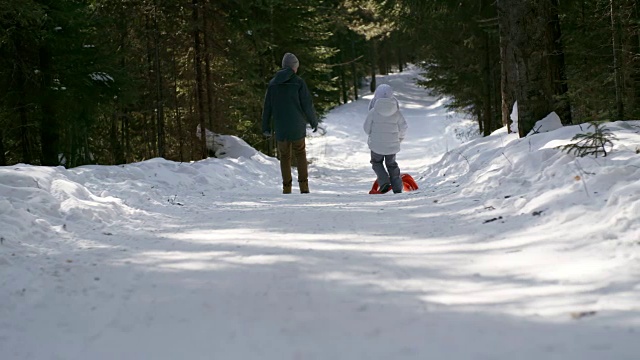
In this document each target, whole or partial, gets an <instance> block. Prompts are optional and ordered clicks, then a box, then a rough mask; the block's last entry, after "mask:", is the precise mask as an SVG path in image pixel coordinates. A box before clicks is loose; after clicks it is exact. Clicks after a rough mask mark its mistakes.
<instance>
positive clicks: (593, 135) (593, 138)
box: [557, 122, 618, 157]
mask: <svg viewBox="0 0 640 360" xmlns="http://www.w3.org/2000/svg"><path fill="white" fill-rule="evenodd" d="M590 127H593V132H587V133H584V134H577V135H576V136H574V137H573V138H572V139H571V141H576V142H574V143H571V144H567V145H563V146H559V147H557V148H558V149H560V150H562V151H566V152H567V153H568V154H571V153H574V154H575V155H576V156H579V157H584V156H587V155H595V157H598V154H602V156H603V157H605V156H607V146H608V147H609V151H611V148H612V147H613V141H614V140H618V138H617V137H616V136H615V135H614V134H613V133H611V130H609V129H607V128H606V127H605V126H604V125H602V124H600V123H597V122H590V123H589V126H588V127H587V129H588V128H590Z"/></svg>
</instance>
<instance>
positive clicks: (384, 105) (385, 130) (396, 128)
mask: <svg viewBox="0 0 640 360" xmlns="http://www.w3.org/2000/svg"><path fill="white" fill-rule="evenodd" d="M364 132H366V133H367V135H369V141H368V143H369V149H371V151H373V152H374V153H376V154H380V155H393V154H397V153H398V152H399V151H400V143H401V142H402V140H404V137H405V135H406V133H407V121H406V120H405V119H404V117H403V116H402V114H401V113H400V109H399V108H398V102H397V100H396V99H395V98H380V99H377V101H376V103H375V105H374V106H373V109H371V110H369V114H367V120H366V121H365V122H364Z"/></svg>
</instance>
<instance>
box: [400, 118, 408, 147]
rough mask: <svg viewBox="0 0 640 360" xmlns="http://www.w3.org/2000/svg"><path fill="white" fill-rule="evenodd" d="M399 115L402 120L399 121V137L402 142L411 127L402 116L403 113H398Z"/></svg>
mask: <svg viewBox="0 0 640 360" xmlns="http://www.w3.org/2000/svg"><path fill="white" fill-rule="evenodd" d="M398 115H400V118H399V119H398V131H399V134H398V135H399V136H398V137H399V138H400V141H402V140H404V137H405V136H406V135H407V128H409V126H408V125H407V120H405V119H404V116H402V113H401V112H398Z"/></svg>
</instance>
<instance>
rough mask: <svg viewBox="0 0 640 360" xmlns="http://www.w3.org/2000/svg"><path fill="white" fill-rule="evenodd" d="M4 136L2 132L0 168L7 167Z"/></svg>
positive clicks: (0, 133) (0, 131)
mask: <svg viewBox="0 0 640 360" xmlns="http://www.w3.org/2000/svg"><path fill="white" fill-rule="evenodd" d="M4 152H5V150H4V134H3V131H2V130H0V166H7V157H6V156H5V154H4Z"/></svg>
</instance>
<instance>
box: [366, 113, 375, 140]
mask: <svg viewBox="0 0 640 360" xmlns="http://www.w3.org/2000/svg"><path fill="white" fill-rule="evenodd" d="M371 114H372V112H371V111H370V112H369V113H368V114H367V119H366V120H365V121H364V132H365V133H367V135H371V124H372V120H373V117H372V116H371Z"/></svg>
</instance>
